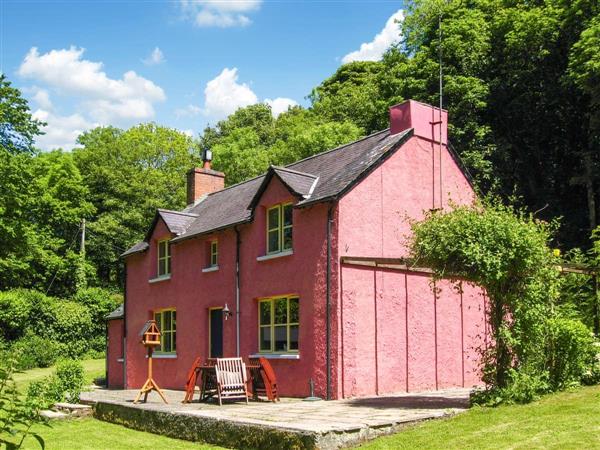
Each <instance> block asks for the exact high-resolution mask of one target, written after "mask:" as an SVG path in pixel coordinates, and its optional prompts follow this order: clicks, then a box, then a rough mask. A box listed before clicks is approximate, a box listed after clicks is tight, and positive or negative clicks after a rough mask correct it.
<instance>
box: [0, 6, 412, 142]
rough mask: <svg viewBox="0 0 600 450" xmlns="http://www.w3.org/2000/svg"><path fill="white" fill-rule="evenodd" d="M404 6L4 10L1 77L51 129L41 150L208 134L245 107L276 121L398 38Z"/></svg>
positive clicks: (0, 24)
mask: <svg viewBox="0 0 600 450" xmlns="http://www.w3.org/2000/svg"><path fill="white" fill-rule="evenodd" d="M401 8H402V2H400V1H352V2H350V1H348V2H344V1H268V0H264V1H261V0H200V1H192V0H181V1H171V2H162V1H136V2H120V1H106V2H104V1H27V0H21V1H12V0H3V1H1V0H0V38H1V46H0V66H1V67H0V70H1V71H3V72H4V73H6V74H7V76H8V78H9V80H10V81H12V82H13V84H14V85H15V86H16V87H18V88H20V89H21V90H22V91H23V93H24V95H25V97H26V98H27V99H28V100H29V101H30V105H31V108H32V111H34V113H35V116H36V117H39V118H41V119H43V120H45V121H46V122H48V127H47V129H46V135H45V136H43V137H41V138H40V139H39V140H38V145H39V146H40V147H41V148H43V149H51V148H54V147H57V146H60V147H63V148H71V147H72V146H73V145H74V142H75V139H76V136H77V135H78V134H79V133H80V132H81V131H84V130H86V129H89V128H91V127H93V126H97V125H108V124H111V125H116V126H119V127H129V126H131V125H134V124H136V123H139V122H148V121H155V122H157V123H160V124H164V125H168V126H171V127H174V128H177V129H180V130H182V131H186V132H188V133H193V134H197V133H198V132H201V131H202V129H203V128H204V126H205V125H206V124H207V123H215V122H216V121H217V120H219V119H222V118H224V117H226V116H227V115H228V114H230V113H231V112H233V111H235V109H237V108H238V107H240V106H245V105H248V104H252V103H257V102H264V101H267V102H270V103H271V105H272V108H273V111H274V113H275V114H277V113H278V112H280V111H281V110H285V109H286V108H287V106H288V105H290V104H294V103H298V104H301V105H305V106H306V105H307V104H308V102H307V100H306V98H305V97H306V95H308V94H309V93H310V91H311V89H312V88H313V87H315V86H316V85H318V84H319V82H321V81H322V80H323V79H325V78H326V77H328V76H330V75H331V74H332V73H333V72H334V71H335V70H336V69H337V68H338V67H339V66H340V65H341V64H342V63H343V62H347V61H350V60H373V59H378V58H379V57H380V56H381V53H382V52H383V50H384V49H385V48H386V47H388V46H389V45H390V44H391V43H393V42H394V41H395V40H398V39H399V31H398V26H397V25H396V24H395V22H394V20H395V19H397V18H401V11H400V10H401Z"/></svg>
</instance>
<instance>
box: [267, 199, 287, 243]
mask: <svg viewBox="0 0 600 450" xmlns="http://www.w3.org/2000/svg"><path fill="white" fill-rule="evenodd" d="M292 208H293V206H292V204H291V203H288V204H283V205H277V206H273V207H272V208H269V209H268V210H267V253H278V252H282V251H284V250H291V249H292Z"/></svg>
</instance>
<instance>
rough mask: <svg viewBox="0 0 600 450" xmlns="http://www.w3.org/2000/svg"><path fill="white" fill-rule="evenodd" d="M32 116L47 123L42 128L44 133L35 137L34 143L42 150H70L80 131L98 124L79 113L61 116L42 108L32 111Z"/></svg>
mask: <svg viewBox="0 0 600 450" xmlns="http://www.w3.org/2000/svg"><path fill="white" fill-rule="evenodd" d="M32 116H33V117H34V118H35V119H39V120H42V121H44V122H47V124H48V125H46V126H45V127H44V128H43V131H44V132H45V134H44V135H42V136H38V137H36V139H35V142H36V145H37V146H38V147H40V148H42V149H43V150H52V149H55V148H62V149H64V150H71V149H72V148H73V147H74V146H75V141H76V140H77V138H78V137H79V135H80V134H81V133H83V132H84V131H86V130H89V129H90V128H93V127H95V126H97V125H98V124H95V123H91V122H89V121H87V120H86V119H85V118H84V117H83V116H81V115H80V114H71V115H70V116H61V115H58V114H55V113H53V112H50V111H46V110H44V109H38V110H36V111H34V113H33V114H32Z"/></svg>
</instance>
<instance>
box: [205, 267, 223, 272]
mask: <svg viewBox="0 0 600 450" xmlns="http://www.w3.org/2000/svg"><path fill="white" fill-rule="evenodd" d="M217 270H219V266H211V267H205V268H204V269H202V273H208V272H216V271H217Z"/></svg>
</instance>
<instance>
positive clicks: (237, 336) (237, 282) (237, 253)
mask: <svg viewBox="0 0 600 450" xmlns="http://www.w3.org/2000/svg"><path fill="white" fill-rule="evenodd" d="M234 229H235V354H236V356H238V357H239V356H240V230H239V229H238V227H237V226H236V227H235V228H234Z"/></svg>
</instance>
